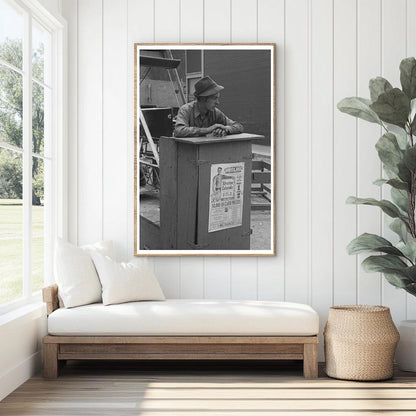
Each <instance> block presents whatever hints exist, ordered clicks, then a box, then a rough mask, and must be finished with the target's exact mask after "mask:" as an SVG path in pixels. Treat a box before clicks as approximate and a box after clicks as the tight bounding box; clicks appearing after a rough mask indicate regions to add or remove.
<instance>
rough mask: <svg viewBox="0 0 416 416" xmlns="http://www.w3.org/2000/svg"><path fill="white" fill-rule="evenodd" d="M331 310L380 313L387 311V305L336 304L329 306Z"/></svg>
mask: <svg viewBox="0 0 416 416" xmlns="http://www.w3.org/2000/svg"><path fill="white" fill-rule="evenodd" d="M329 309H330V310H333V311H340V312H364V313H380V312H386V311H389V310H390V308H389V307H388V306H382V305H337V306H331V307H330V308H329Z"/></svg>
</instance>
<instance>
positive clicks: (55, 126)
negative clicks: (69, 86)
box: [0, 0, 65, 312]
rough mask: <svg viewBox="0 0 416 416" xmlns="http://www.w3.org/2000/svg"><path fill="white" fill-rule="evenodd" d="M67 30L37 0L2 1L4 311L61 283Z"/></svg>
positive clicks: (0, 296)
mask: <svg viewBox="0 0 416 416" xmlns="http://www.w3.org/2000/svg"><path fill="white" fill-rule="evenodd" d="M45 16H47V17H45ZM48 19H49V20H48ZM64 29H65V25H64V24H63V23H62V22H60V21H58V20H56V21H55V18H51V16H50V15H49V14H48V15H46V14H45V13H44V11H43V10H42V9H40V7H39V6H38V5H37V3H33V5H32V2H31V0H21V1H17V0H14V1H11V0H0V312H4V311H7V310H9V309H12V308H13V307H16V306H18V305H19V306H20V305H21V304H22V303H27V302H28V301H30V300H32V299H33V297H34V295H36V294H38V293H39V291H40V289H41V288H42V287H43V286H44V284H45V282H48V283H49V282H51V281H52V280H53V279H52V272H51V270H52V264H51V263H52V258H53V256H52V251H51V247H52V245H53V244H52V242H53V240H54V239H55V237H56V235H57V232H58V228H59V229H62V218H63V215H62V213H59V212H58V207H60V206H62V204H61V203H60V202H59V201H58V200H57V197H58V195H62V189H60V187H61V186H62V183H59V182H58V179H59V178H61V177H62V163H61V162H62V143H63V133H62V132H63V123H62V119H63V117H62V114H63V102H64V101H63V98H62V90H63V86H62V85H63V84H62V80H63V78H62V68H63V62H62V61H63V56H64V54H63V51H62V45H63V42H62V39H63V35H64ZM52 103H54V105H52ZM55 104H56V105H55ZM58 189H59V191H58Z"/></svg>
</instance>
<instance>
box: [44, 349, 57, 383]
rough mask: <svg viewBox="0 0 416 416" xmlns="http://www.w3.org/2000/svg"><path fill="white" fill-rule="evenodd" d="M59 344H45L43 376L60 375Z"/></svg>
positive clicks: (55, 376)
mask: <svg viewBox="0 0 416 416" xmlns="http://www.w3.org/2000/svg"><path fill="white" fill-rule="evenodd" d="M58 369H59V368H58V344H43V377H45V378H57V377H58Z"/></svg>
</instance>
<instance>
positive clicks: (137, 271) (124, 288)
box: [91, 252, 165, 305]
mask: <svg viewBox="0 0 416 416" xmlns="http://www.w3.org/2000/svg"><path fill="white" fill-rule="evenodd" d="M91 257H92V260H93V262H94V264H95V268H96V269H97V272H98V277H99V279H100V282H101V286H102V296H103V304H104V305H112V304H116V303H125V302H133V301H139V300H165V296H164V294H163V292H162V289H161V288H160V286H159V282H158V281H157V278H156V276H155V275H154V273H153V271H152V269H151V268H150V267H149V266H148V264H147V262H143V263H142V264H141V265H136V264H133V263H118V262H116V261H114V260H112V259H111V258H110V257H109V256H103V255H102V254H100V253H98V252H95V253H91Z"/></svg>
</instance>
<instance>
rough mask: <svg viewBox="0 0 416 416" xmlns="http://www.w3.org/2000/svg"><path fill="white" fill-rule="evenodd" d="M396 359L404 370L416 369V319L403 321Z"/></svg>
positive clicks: (400, 327) (400, 326)
mask: <svg viewBox="0 0 416 416" xmlns="http://www.w3.org/2000/svg"><path fill="white" fill-rule="evenodd" d="M399 333H400V342H399V344H398V345H397V350H396V361H397V364H398V365H399V369H400V370H402V371H416V321H411V320H408V321H401V322H400V324H399Z"/></svg>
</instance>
